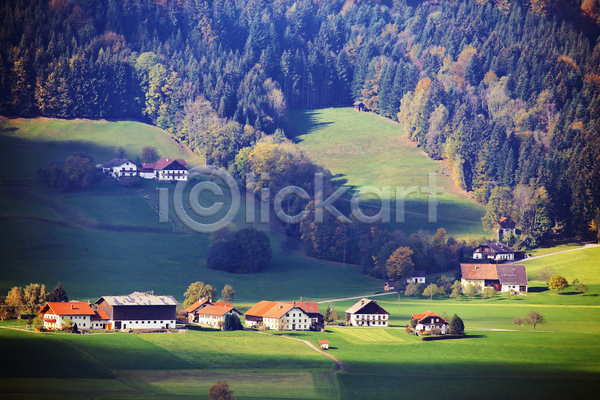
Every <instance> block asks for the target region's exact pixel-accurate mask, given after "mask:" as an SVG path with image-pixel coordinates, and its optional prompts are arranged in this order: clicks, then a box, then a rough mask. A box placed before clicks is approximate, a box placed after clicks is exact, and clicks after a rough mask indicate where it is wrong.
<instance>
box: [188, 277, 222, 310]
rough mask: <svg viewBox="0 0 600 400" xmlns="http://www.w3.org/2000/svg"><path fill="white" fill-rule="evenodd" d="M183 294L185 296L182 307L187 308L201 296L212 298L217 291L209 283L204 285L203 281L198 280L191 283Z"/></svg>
mask: <svg viewBox="0 0 600 400" xmlns="http://www.w3.org/2000/svg"><path fill="white" fill-rule="evenodd" d="M183 295H184V296H185V301H184V302H183V307H184V308H187V307H189V306H191V305H192V304H194V303H195V302H197V301H198V300H200V299H202V298H204V299H207V300H209V301H211V300H213V299H214V298H215V297H216V296H217V291H216V290H215V289H213V287H212V286H211V285H205V284H204V282H201V281H198V282H194V283H192V284H191V285H190V286H189V287H188V288H187V290H186V291H185V293H184V294H183Z"/></svg>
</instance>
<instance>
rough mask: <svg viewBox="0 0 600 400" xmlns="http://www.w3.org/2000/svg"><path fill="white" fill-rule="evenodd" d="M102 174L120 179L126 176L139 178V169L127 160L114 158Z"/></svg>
mask: <svg viewBox="0 0 600 400" xmlns="http://www.w3.org/2000/svg"><path fill="white" fill-rule="evenodd" d="M102 172H104V173H105V174H107V175H109V176H111V177H113V178H117V179H119V178H122V177H124V176H137V174H138V167H137V165H136V164H135V163H134V162H132V161H129V160H128V159H126V158H113V159H112V160H110V161H109V162H107V163H106V164H104V165H103V166H102Z"/></svg>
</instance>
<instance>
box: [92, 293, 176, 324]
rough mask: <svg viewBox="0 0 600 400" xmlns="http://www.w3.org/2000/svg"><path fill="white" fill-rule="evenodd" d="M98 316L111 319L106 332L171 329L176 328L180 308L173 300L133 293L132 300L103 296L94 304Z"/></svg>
mask: <svg viewBox="0 0 600 400" xmlns="http://www.w3.org/2000/svg"><path fill="white" fill-rule="evenodd" d="M94 304H96V305H97V311H98V313H99V314H100V313H102V312H104V313H105V314H106V316H107V317H108V319H107V320H106V321H105V327H106V329H116V330H128V329H169V328H175V321H176V308H177V305H178V304H179V303H178V302H177V300H175V299H174V298H173V296H154V295H150V294H146V293H140V292H133V293H132V294H130V295H129V296H103V297H100V298H99V299H98V300H96V302H95V303H94Z"/></svg>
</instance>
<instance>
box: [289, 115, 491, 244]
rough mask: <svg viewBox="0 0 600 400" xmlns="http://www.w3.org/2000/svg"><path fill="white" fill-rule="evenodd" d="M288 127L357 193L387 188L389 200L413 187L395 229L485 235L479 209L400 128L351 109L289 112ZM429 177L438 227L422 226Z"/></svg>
mask: <svg viewBox="0 0 600 400" xmlns="http://www.w3.org/2000/svg"><path fill="white" fill-rule="evenodd" d="M290 126H291V127H293V128H292V136H293V137H294V139H295V140H296V142H297V143H298V144H299V146H300V147H301V148H303V149H304V150H305V151H306V152H307V153H308V154H309V155H310V157H311V158H312V159H313V160H314V161H315V162H317V163H319V164H321V165H323V166H325V168H327V169H329V170H330V171H331V172H332V173H333V174H334V176H336V177H337V178H338V180H339V181H340V183H343V184H345V185H349V186H352V187H353V188H355V189H357V190H360V189H361V188H363V190H364V187H365V186H374V187H376V188H378V189H382V188H384V187H387V188H390V190H391V196H392V198H394V196H395V193H396V188H397V187H401V188H405V189H406V188H409V187H411V186H414V187H416V188H417V193H415V194H412V195H409V196H408V197H407V201H406V208H405V210H406V215H405V222H404V223H402V224H398V225H397V228H398V229H401V230H404V231H405V232H415V231H417V230H419V229H424V230H427V231H430V232H433V233H435V231H436V230H437V228H439V227H443V228H445V229H446V231H448V233H449V234H451V235H453V236H458V237H464V236H483V235H486V233H485V232H484V231H483V228H482V225H481V217H482V216H483V215H484V212H485V210H484V207H483V206H481V205H480V204H478V203H477V202H475V201H474V200H472V199H471V198H469V197H468V196H467V194H466V193H465V192H464V191H461V190H460V189H458V188H457V187H456V186H455V185H454V183H453V182H452V180H451V179H450V177H449V171H447V170H446V169H445V165H444V163H443V162H441V161H434V160H432V159H431V158H429V157H428V156H427V155H426V154H425V153H424V152H423V151H421V150H420V149H419V148H418V147H417V146H416V145H415V144H414V143H413V142H411V141H410V140H409V139H408V136H407V134H406V132H405V131H404V129H403V128H402V126H401V125H398V124H397V123H394V122H392V121H391V120H389V119H385V118H383V117H380V116H377V115H375V114H370V113H358V112H356V111H354V110H353V109H352V108H325V109H320V110H296V111H292V112H291V113H290ZM429 173H436V176H437V187H442V188H443V193H442V194H440V195H439V196H438V201H439V202H440V205H439V206H438V207H437V213H438V218H437V220H438V222H437V223H428V221H427V193H428V191H427V190H421V188H422V187H427V186H428V174H429ZM392 208H393V202H392ZM392 220H394V213H393V212H392Z"/></svg>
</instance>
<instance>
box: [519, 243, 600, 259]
mask: <svg viewBox="0 0 600 400" xmlns="http://www.w3.org/2000/svg"><path fill="white" fill-rule="evenodd" d="M594 247H600V244H595V243H586V244H584V245H583V247H578V248H576V249H570V250H562V251H557V252H556V253H549V254H543V255H541V256H535V257H529V258H524V259H522V260H519V261H512V262H510V264H515V263H522V262H527V261H531V260H535V259H538V258H544V257H549V256H554V255H556V254H562V253H568V252H570V251H579V250H584V249H591V248H594Z"/></svg>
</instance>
